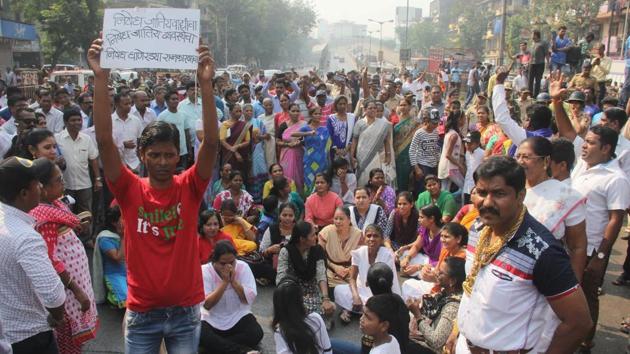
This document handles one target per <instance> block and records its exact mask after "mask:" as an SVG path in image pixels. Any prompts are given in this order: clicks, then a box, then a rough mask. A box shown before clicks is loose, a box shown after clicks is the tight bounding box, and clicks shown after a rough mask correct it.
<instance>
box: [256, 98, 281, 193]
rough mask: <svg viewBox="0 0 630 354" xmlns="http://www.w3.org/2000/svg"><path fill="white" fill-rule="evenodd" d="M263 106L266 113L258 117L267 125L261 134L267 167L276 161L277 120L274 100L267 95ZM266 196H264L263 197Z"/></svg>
mask: <svg viewBox="0 0 630 354" xmlns="http://www.w3.org/2000/svg"><path fill="white" fill-rule="evenodd" d="M262 106H263V108H264V109H265V113H264V114H261V115H259V116H258V117H257V118H258V119H259V120H260V121H261V122H262V123H263V125H264V126H265V133H263V134H261V135H260V138H261V139H262V140H263V146H264V148H265V162H266V163H267V168H269V167H271V166H272V165H273V164H275V163H276V161H277V157H276V122H275V120H274V114H273V101H272V100H271V98H269V97H267V98H265V99H264V100H263V102H262ZM263 198H264V197H263Z"/></svg>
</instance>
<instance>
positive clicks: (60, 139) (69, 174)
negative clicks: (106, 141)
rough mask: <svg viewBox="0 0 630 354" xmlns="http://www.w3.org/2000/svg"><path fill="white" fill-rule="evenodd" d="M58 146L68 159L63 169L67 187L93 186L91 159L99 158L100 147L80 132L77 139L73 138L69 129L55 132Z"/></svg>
mask: <svg viewBox="0 0 630 354" xmlns="http://www.w3.org/2000/svg"><path fill="white" fill-rule="evenodd" d="M55 140H56V141H57V146H58V147H59V150H61V154H62V155H63V157H64V159H65V160H66V169H65V171H63V179H64V182H65V185H66V188H67V189H70V190H80V189H88V188H91V187H92V180H91V179H90V160H95V159H96V158H98V149H97V148H96V145H94V143H93V142H92V139H91V138H90V137H89V136H88V135H87V134H84V133H82V132H79V134H78V135H77V138H76V140H73V139H72V137H71V136H70V134H69V133H68V129H64V130H63V131H62V132H61V133H58V134H55Z"/></svg>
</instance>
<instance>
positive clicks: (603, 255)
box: [597, 252, 606, 259]
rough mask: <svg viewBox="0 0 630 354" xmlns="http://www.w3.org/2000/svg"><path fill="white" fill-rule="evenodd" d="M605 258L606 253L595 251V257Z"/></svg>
mask: <svg viewBox="0 0 630 354" xmlns="http://www.w3.org/2000/svg"><path fill="white" fill-rule="evenodd" d="M604 258H606V254H605V253H604V252H597V259H604Z"/></svg>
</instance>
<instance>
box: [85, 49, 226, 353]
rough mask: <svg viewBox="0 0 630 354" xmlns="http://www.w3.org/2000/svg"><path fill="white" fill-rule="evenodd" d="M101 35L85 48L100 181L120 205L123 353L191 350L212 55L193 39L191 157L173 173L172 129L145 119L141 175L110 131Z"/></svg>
mask: <svg viewBox="0 0 630 354" xmlns="http://www.w3.org/2000/svg"><path fill="white" fill-rule="evenodd" d="M102 44H103V40H102V39H96V40H94V42H92V46H91V47H90V49H89V51H88V63H89V65H90V68H91V69H92V70H93V71H94V78H95V80H94V126H95V133H96V141H97V143H98V148H99V151H100V153H101V159H102V162H103V170H104V172H105V178H106V181H107V183H108V185H109V187H110V189H111V191H112V193H113V194H114V196H115V197H116V199H117V200H118V203H119V204H120V209H121V211H122V216H123V218H124V219H123V220H124V225H125V259H126V260H127V283H128V287H129V293H128V298H127V315H126V333H125V352H126V353H157V352H158V350H159V346H160V343H161V342H162V340H164V342H165V344H166V348H167V350H168V352H173V353H195V352H197V347H198V342H199V333H200V313H199V306H198V304H199V303H201V302H202V301H203V300H204V291H203V282H202V278H201V268H200V267H199V257H198V239H197V235H196V227H197V222H198V220H197V218H198V216H197V211H198V210H199V205H200V203H201V199H202V197H203V194H204V191H205V190H206V187H207V186H208V183H209V182H210V177H211V173H212V170H213V166H214V163H215V159H216V156H217V148H218V141H219V134H218V123H217V115H216V106H215V103H214V96H213V87H212V78H213V77H214V60H213V58H212V56H211V55H210V52H209V50H208V47H207V46H205V45H200V47H199V49H198V52H199V65H198V68H197V75H198V81H199V83H200V87H201V96H202V117H203V118H202V119H203V132H204V140H203V141H202V142H201V145H200V147H199V155H198V159H197V162H196V163H195V164H194V165H193V166H192V167H190V168H189V169H187V170H186V171H184V172H183V173H182V174H181V175H175V169H176V166H177V163H178V162H179V158H180V156H179V149H180V146H179V141H180V140H179V132H178V131H177V128H176V127H175V126H174V125H172V124H169V123H166V122H157V121H155V122H151V123H149V124H148V125H147V126H146V127H145V128H144V130H143V131H142V135H141V136H140V139H139V141H138V143H137V144H136V145H137V146H138V155H139V156H140V160H141V161H142V162H143V163H144V165H145V166H146V170H147V173H148V177H147V178H140V177H138V176H136V175H134V174H133V173H132V172H131V171H130V170H129V169H128V168H127V167H126V166H125V165H124V164H123V163H122V162H121V159H120V155H119V154H118V149H117V147H116V144H115V143H114V139H113V136H112V119H111V106H110V102H109V98H108V95H107V91H108V90H107V81H108V77H109V70H106V69H103V68H101V65H100V55H101V50H102Z"/></svg>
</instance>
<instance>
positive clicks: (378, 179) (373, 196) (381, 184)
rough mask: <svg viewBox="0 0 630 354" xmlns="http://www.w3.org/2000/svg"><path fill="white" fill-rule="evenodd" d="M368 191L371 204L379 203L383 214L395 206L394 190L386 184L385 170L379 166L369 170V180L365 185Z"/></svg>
mask: <svg viewBox="0 0 630 354" xmlns="http://www.w3.org/2000/svg"><path fill="white" fill-rule="evenodd" d="M365 186H366V187H367V189H368V190H369V192H370V200H371V203H372V204H376V205H380V207H381V208H383V210H385V215H390V214H391V213H392V211H393V210H394V209H395V208H396V192H395V191H394V188H392V187H391V186H389V185H387V182H386V180H385V172H383V170H382V169H380V168H375V169H373V170H371V171H370V180H369V181H368V183H367V184H366V185H365Z"/></svg>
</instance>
